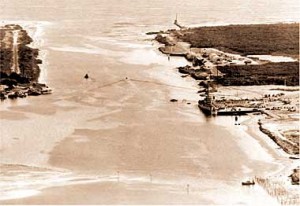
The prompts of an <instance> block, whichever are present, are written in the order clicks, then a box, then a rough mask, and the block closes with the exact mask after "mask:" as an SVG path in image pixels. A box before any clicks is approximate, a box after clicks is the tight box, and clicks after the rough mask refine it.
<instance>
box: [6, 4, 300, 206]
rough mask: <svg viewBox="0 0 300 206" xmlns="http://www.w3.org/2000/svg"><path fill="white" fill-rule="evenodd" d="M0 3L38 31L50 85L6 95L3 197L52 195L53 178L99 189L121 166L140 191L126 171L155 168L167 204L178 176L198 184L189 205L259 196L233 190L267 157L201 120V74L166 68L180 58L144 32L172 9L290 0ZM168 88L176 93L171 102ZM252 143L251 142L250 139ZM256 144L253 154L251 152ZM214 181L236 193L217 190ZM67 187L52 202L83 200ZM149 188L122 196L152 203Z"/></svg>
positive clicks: (258, 18) (219, 16)
mask: <svg viewBox="0 0 300 206" xmlns="http://www.w3.org/2000/svg"><path fill="white" fill-rule="evenodd" d="M0 3H1V5H5V6H1V9H0V18H1V19H2V20H3V22H1V23H6V22H15V23H19V24H21V25H22V26H24V28H26V29H29V31H30V35H31V36H32V37H34V39H35V43H34V44H33V45H32V46H34V47H38V48H40V49H41V58H43V62H44V63H43V66H42V68H41V69H42V74H41V78H40V81H41V82H47V84H49V85H50V86H51V87H52V88H53V90H54V93H53V94H52V95H49V96H42V97H37V98H34V97H29V98H27V99H24V100H17V101H14V102H12V101H9V100H8V101H5V102H3V103H1V114H2V115H1V121H0V131H1V148H0V152H1V153H0V157H1V158H0V163H2V164H9V165H10V167H8V168H7V167H5V166H3V165H1V175H0V184H1V185H2V186H3V187H1V189H0V192H1V198H2V199H14V198H23V197H26V196H32V195H37V194H38V195H39V196H41V197H43V195H45V198H44V200H43V201H45V202H46V203H49V201H50V199H51V198H49V194H48V193H47V192H44V189H45V188H52V187H57V186H59V187H62V188H64V189H65V192H66V194H69V193H68V192H70V189H69V188H68V187H67V186H68V185H70V184H71V183H72V184H73V183H74V182H75V184H88V183H89V182H93V183H95V182H96V183H97V184H99V185H98V186H99V187H100V186H101V181H99V180H98V176H100V177H102V176H105V177H113V178H115V177H116V174H117V172H119V173H120V174H119V177H121V179H120V181H121V182H122V183H125V184H126V185H127V186H126V188H125V189H121V192H120V194H122V193H125V194H127V193H126V192H128V191H131V190H132V191H139V190H142V188H144V187H145V186H144V185H142V186H141V185H137V186H136V185H132V186H130V185H131V183H130V181H131V180H136V181H137V182H138V184H144V182H149V176H150V175H151V177H152V178H153V181H154V182H155V181H157V182H156V183H157V184H155V185H154V186H151V187H148V186H146V190H145V191H147V188H148V189H149V188H151V189H152V190H153V191H161V193H162V194H163V195H166V197H167V198H166V199H159V200H160V201H158V202H156V203H168V200H169V201H170V200H171V199H170V198H171V197H172V198H174V197H173V196H172V194H173V193H172V192H174V193H176V196H178V199H176V198H175V200H174V201H175V202H176V200H178V201H179V202H181V203H189V200H188V199H184V198H183V196H184V195H185V194H186V191H185V189H182V187H183V188H184V186H182V185H186V184H188V183H189V184H191V182H194V183H195V184H194V186H193V187H194V188H195V191H197V192H196V193H194V194H196V195H195V197H194V196H193V198H192V199H193V203H199V204H200V203H224V204H240V203H242V204H251V203H253V200H254V199H253V198H257V194H259V192H258V191H257V190H247V189H243V188H240V186H239V185H240V181H241V179H243V178H246V177H248V176H250V177H251V176H253V175H255V174H263V173H264V172H267V171H270V170H271V169H275V168H277V164H276V161H275V160H274V158H273V157H272V156H271V155H270V154H269V153H268V152H267V150H265V149H264V148H262V147H261V146H260V145H259V144H257V143H256V142H255V141H254V142H253V141H252V140H249V138H251V137H249V135H248V136H247V135H241V134H244V133H243V131H242V130H239V129H228V128H226V127H225V126H226V124H221V125H220V124H219V123H218V122H216V121H215V120H214V119H207V118H205V117H204V116H203V115H202V114H201V113H200V112H199V110H198V109H197V107H196V103H197V100H198V95H197V93H196V92H197V84H196V82H194V81H193V80H191V79H189V78H186V79H183V78H181V77H180V75H179V74H178V73H177V72H176V71H175V70H174V69H173V68H174V67H175V66H179V65H185V64H186V62H185V60H183V59H181V58H171V60H170V61H168V59H167V58H166V57H165V56H163V55H161V54H160V53H159V52H158V51H157V49H156V48H157V47H158V45H157V44H156V43H155V42H153V41H152V38H153V36H147V35H145V32H148V31H157V30H165V29H169V28H174V26H173V25H172V23H173V20H174V17H175V15H176V13H178V16H179V21H180V22H182V23H183V24H184V25H211V24H236V23H241V24H242V23H272V22H282V21H285V22H286V21H299V18H298V13H297V11H298V10H299V5H298V2H297V1H288V3H285V4H282V3H281V1H279V0H274V1H253V0H252V1H242V2H241V1H237V0H227V1H225V0H223V1H201V2H199V1H192V0H189V1H186V0H185V1H183V0H180V1H176V2H171V1H167V0H160V1H159V0H155V1H138V0H134V1H132V0H131V1H129V0H122V1H106V0H101V1H92V0H87V1H74V0H73V1H70V0H68V1H58V0H57V1H56V0H55V1H53V0H51V1H49V0H48V1H45V0H44V1H38V0H32V1H30V2H26V3H24V2H21V1H17V0H11V1H3V0H1V2H0ZM241 16H243V18H240V17H241ZM86 73H89V75H90V76H91V79H90V80H88V81H85V80H84V79H83V76H84V75H85V74H86ZM126 77H127V79H126ZM171 98H177V99H179V102H178V103H175V104H172V103H170V102H169V99H171ZM187 103H191V104H187ZM230 121H232V124H233V120H232V119H230V118H229V119H226V120H225V122H226V123H228V124H231V123H230ZM240 131H242V132H240ZM249 142H250V143H251V145H253V147H248V148H247V143H249ZM252 150H255V151H258V152H257V154H260V155H253V154H252V155H251V151H252ZM19 165H22V167H21V169H20V166H19ZM31 166H35V167H34V169H32V167H31ZM16 170H17V173H18V174H17V175H16V173H15V172H14V171H16ZM35 170H38V174H37V176H33V175H32V174H36V173H35ZM61 170H63V172H62V171H61ZM12 174H13V175H12ZM23 177H24V179H26V180H28V181H27V182H25V183H24V182H23V183H24V184H23V183H22V178H23ZM82 177H83V178H84V180H82V179H81V178H82ZM78 179H79V180H78ZM32 181H36V182H33V183H32ZM114 181H115V179H114ZM220 185H222V187H221V189H220V188H219V186H220ZM64 186H66V187H64ZM98 186H97V187H98ZM120 187H121V186H120ZM3 188H4V189H3ZM196 188H197V189H196ZM84 191H85V192H87V191H89V190H88V189H85V190H84ZM95 191H97V189H95ZM220 191H221V192H223V193H224V195H229V196H230V197H231V198H228V199H226V198H225V199H226V200H225V199H224V195H223V196H222V195H220V194H219V195H216V194H218V193H220ZM80 192H81V191H80ZM50 194H52V193H50ZM63 194H64V193H61V196H59V200H60V201H61V202H59V203H62V204H63V203H71V204H76V203H78V202H80V200H79V199H76V200H75V199H74V202H72V201H71V202H68V201H69V200H68V199H67V198H66V197H65V196H64V195H63ZM74 194H75V195H76V194H77V193H76V191H75V192H74V191H71V195H74ZM87 194H90V200H91V201H92V200H93V201H94V202H93V203H96V204H97V203H98V204H100V203H107V204H109V203H111V202H113V201H112V200H107V201H106V202H105V201H104V199H105V198H103V199H101V194H96V195H95V194H94V193H93V190H91V191H90V193H87ZM150 194H152V193H151V192H149V194H148V193H147V192H145V194H142V196H143V197H145V200H144V201H142V200H136V199H134V197H132V196H130V195H129V196H128V198H127V202H129V203H132V202H134V203H140V204H147V203H151V201H150V200H151V198H150V200H149V199H147V198H146V197H147V195H150ZM97 195H98V196H99V197H98V198H99V199H97V198H96V197H97ZM50 196H51V195H50ZM181 197H182V198H183V199H180V198H181ZM125 199H126V198H125ZM263 199H264V198H261V199H260V201H263ZM47 200H49V201H48V202H47ZM101 200H103V201H104V202H102V201H101ZM28 201H30V199H29V200H28ZM86 201H87V200H86ZM135 201H136V202H135ZM24 202H26V199H24ZM19 203H20V202H19ZM21 203H22V200H21ZM33 203H36V204H39V203H42V200H37V202H33ZM50 203H51V202H50ZM53 203H55V202H53ZM117 203H119V204H120V203H126V201H125V202H122V201H121V200H120V202H117Z"/></svg>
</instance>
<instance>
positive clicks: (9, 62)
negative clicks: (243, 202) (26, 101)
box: [0, 24, 51, 100]
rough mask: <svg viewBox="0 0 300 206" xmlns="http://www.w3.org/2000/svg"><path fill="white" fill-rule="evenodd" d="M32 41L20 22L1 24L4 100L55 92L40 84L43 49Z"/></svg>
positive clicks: (1, 93)
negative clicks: (41, 52)
mask: <svg viewBox="0 0 300 206" xmlns="http://www.w3.org/2000/svg"><path fill="white" fill-rule="evenodd" d="M32 41H33V40H32V38H31V37H30V36H29V35H28V34H27V32H26V31H25V30H24V29H23V28H22V27H21V26H19V25H16V24H9V25H5V26H3V27H0V100H4V99H6V98H10V99H14V98H18V97H20V98H23V97H26V96H27V95H32V96H38V95H41V94H50V93H51V89H50V88H48V86H47V85H45V84H39V83H38V78H39V75H40V68H39V64H41V63H42V60H40V59H38V55H39V50H38V49H36V48H31V47H30V43H31V42H32Z"/></svg>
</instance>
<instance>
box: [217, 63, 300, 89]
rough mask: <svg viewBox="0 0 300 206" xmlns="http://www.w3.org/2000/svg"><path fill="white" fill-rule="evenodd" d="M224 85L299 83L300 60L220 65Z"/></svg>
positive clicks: (288, 84) (221, 80) (294, 84)
mask: <svg viewBox="0 0 300 206" xmlns="http://www.w3.org/2000/svg"><path fill="white" fill-rule="evenodd" d="M218 70H219V71H221V72H222V73H224V74H226V75H225V78H223V79H220V80H219V83H222V84H223V85H268V84H274V85H287V86H296V85H299V62H281V63H267V64H262V65H230V66H219V67H218Z"/></svg>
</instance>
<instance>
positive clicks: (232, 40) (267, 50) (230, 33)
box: [177, 23, 299, 58]
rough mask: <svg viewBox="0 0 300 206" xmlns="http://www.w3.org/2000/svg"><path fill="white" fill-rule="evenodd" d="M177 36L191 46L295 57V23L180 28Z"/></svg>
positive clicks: (297, 31) (245, 53) (297, 40)
mask: <svg viewBox="0 0 300 206" xmlns="http://www.w3.org/2000/svg"><path fill="white" fill-rule="evenodd" d="M177 38H179V39H180V40H182V41H185V42H189V43H190V44H191V46H192V47H198V48H217V49H219V50H222V51H225V52H232V53H239V54H242V55H263V54H264V55H267V54H277V55H284V56H292V57H297V58H299V24H298V23H293V24H257V25H229V26H213V27H199V28H190V29H187V30H181V31H180V32H178V33H177Z"/></svg>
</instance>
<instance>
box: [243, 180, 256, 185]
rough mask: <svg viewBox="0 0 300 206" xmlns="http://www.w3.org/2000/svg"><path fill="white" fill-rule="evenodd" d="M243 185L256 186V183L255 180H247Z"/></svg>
mask: <svg viewBox="0 0 300 206" xmlns="http://www.w3.org/2000/svg"><path fill="white" fill-rule="evenodd" d="M242 185H243V186H249V185H255V182H254V180H252V181H250V180H247V181H245V182H242Z"/></svg>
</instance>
